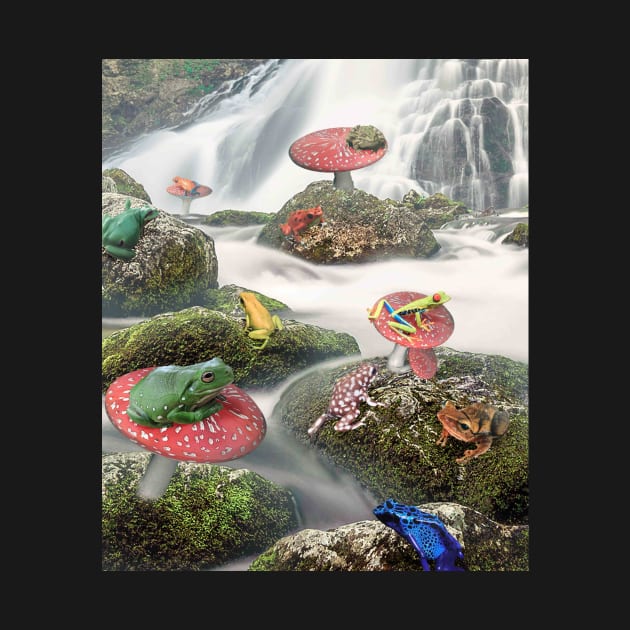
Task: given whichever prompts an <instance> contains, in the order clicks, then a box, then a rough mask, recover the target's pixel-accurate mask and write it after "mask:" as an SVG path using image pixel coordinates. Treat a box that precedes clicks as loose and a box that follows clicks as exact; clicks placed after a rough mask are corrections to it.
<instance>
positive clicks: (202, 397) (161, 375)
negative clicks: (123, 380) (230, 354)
mask: <svg viewBox="0 0 630 630" xmlns="http://www.w3.org/2000/svg"><path fill="white" fill-rule="evenodd" d="M233 381H234V372H233V371H232V368H231V367H230V366H229V365H227V364H225V363H224V362H223V360H222V359H220V358H218V357H215V358H213V359H210V360H209V361H202V362H201V363H195V364H194V365H186V366H179V365H164V366H161V367H157V368H155V370H153V371H152V372H150V373H149V374H147V375H146V376H145V377H144V378H143V379H142V380H141V381H139V382H138V383H136V384H135V385H134V386H133V387H132V388H131V391H130V392H129V407H128V408H127V415H128V416H129V417H130V418H131V419H132V420H133V421H134V422H136V423H137V424H141V425H144V426H147V427H167V426H170V425H171V424H173V423H180V424H192V423H193V422H201V421H202V420H203V419H204V418H207V417H208V416H210V415H212V414H213V413H217V411H220V410H221V409H222V408H223V405H222V404H221V403H220V402H219V401H218V400H217V398H218V397H219V394H220V393H221V390H222V389H223V388H224V387H225V386H226V385H230V384H231V383H232V382H233Z"/></svg>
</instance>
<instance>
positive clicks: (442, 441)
mask: <svg viewBox="0 0 630 630" xmlns="http://www.w3.org/2000/svg"><path fill="white" fill-rule="evenodd" d="M448 436H449V433H448V431H447V430H446V429H443V430H442V435H440V437H439V438H438V439H437V442H436V444H437V445H438V446H446V442H447V441H448Z"/></svg>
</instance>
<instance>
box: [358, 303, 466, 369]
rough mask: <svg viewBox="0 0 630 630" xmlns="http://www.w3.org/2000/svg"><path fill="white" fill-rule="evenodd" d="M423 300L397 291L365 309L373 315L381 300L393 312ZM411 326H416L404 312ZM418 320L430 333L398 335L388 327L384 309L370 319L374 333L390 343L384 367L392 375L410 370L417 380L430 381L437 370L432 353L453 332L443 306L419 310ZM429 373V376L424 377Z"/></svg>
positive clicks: (419, 330)
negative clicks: (423, 322) (418, 378)
mask: <svg viewBox="0 0 630 630" xmlns="http://www.w3.org/2000/svg"><path fill="white" fill-rule="evenodd" d="M425 297H427V295H426V294H425V293H418V292H416V291H397V292H395V293H389V294H388V295H385V296H383V297H382V298H380V299H379V300H377V301H376V303H375V304H374V305H373V306H372V308H371V309H369V312H370V313H373V312H374V311H375V310H376V308H377V306H378V305H379V304H380V303H381V300H385V301H387V302H388V303H389V305H390V306H391V307H392V308H393V309H394V310H398V309H399V308H402V307H403V306H405V305H407V304H409V303H410V302H413V301H414V300H419V299H422V298H425ZM400 316H401V317H402V318H403V319H404V320H405V321H406V322H407V323H409V324H410V325H411V326H414V327H415V326H416V320H415V314H414V313H408V314H406V315H400ZM422 319H423V321H425V322H426V323H427V324H428V325H429V328H430V330H424V329H422V328H418V329H417V330H416V332H415V333H413V334H405V333H403V332H399V331H398V330H396V329H395V328H392V327H391V326H390V325H389V322H392V321H394V320H393V319H392V316H391V314H390V312H389V310H388V309H387V308H382V309H381V312H380V314H379V316H378V317H376V318H374V319H370V321H371V322H372V324H374V327H375V328H376V330H378V332H379V333H380V334H381V335H383V337H385V338H386V339H389V340H390V341H393V342H394V349H393V350H392V352H391V354H390V355H389V357H388V359H387V368H388V369H389V370H390V371H392V372H404V371H406V370H407V369H408V367H410V368H411V369H412V370H413V371H414V373H415V374H416V375H417V376H419V377H420V378H425V379H427V378H431V377H432V376H433V375H434V374H435V372H436V371H437V358H436V357H435V353H434V352H433V351H430V352H428V350H429V349H431V348H435V347H436V346H439V345H441V344H443V343H444V342H445V341H446V340H447V339H448V338H449V337H450V336H451V335H452V334H453V330H455V322H454V321H453V316H452V315H451V313H450V312H449V311H448V310H447V309H446V307H445V306H443V305H440V306H435V307H432V308H430V309H427V310H425V311H423V313H422ZM407 354H409V366H408V365H407ZM427 374H429V376H427Z"/></svg>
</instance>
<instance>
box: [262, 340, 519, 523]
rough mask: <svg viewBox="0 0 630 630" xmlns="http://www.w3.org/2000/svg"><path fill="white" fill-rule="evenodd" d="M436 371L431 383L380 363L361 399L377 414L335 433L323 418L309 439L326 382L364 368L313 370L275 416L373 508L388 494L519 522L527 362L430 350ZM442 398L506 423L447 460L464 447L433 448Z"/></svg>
mask: <svg viewBox="0 0 630 630" xmlns="http://www.w3.org/2000/svg"><path fill="white" fill-rule="evenodd" d="M434 350H435V353H436V355H437V357H438V361H439V362H438V370H437V373H436V374H435V376H434V377H433V378H432V379H430V380H424V379H421V378H418V377H417V376H416V375H415V374H414V373H413V372H412V371H408V372H404V373H402V374H395V373H392V372H389V371H388V370H387V367H386V364H387V360H386V359H385V358H383V357H377V358H374V359H369V361H370V362H371V363H374V364H375V365H376V367H377V368H378V374H377V376H376V379H375V380H374V382H373V383H372V385H371V386H370V388H369V395H370V396H371V398H372V399H373V400H375V401H377V402H380V403H383V404H384V405H385V406H383V407H368V406H367V404H365V403H361V404H360V410H361V414H360V416H359V418H361V419H363V420H364V421H365V425H364V426H362V427H360V428H358V429H355V430H351V431H347V432H340V431H335V430H334V428H333V425H334V420H329V421H327V422H326V423H324V425H323V426H322V427H321V428H320V429H319V431H318V432H317V433H315V434H314V435H313V436H312V437H311V436H309V434H308V433H307V430H308V428H309V427H310V425H311V424H312V423H313V422H315V420H316V419H317V418H318V417H319V416H320V415H321V414H323V413H324V412H325V411H326V410H327V408H328V404H329V402H330V395H331V392H332V389H333V385H334V383H335V382H336V381H337V380H338V379H339V378H340V377H341V376H342V375H344V374H346V373H347V372H349V371H350V370H352V369H355V368H356V367H357V366H358V365H359V364H360V363H362V362H363V361H366V360H368V359H364V360H363V361H351V362H347V363H344V364H342V365H338V366H337V367H334V368H328V369H325V368H322V369H318V370H313V371H311V372H309V373H308V374H306V375H304V376H302V377H300V378H299V379H297V380H295V381H294V382H292V383H291V384H290V385H289V386H288V387H287V388H286V389H285V390H284V392H283V394H282V396H281V398H280V400H279V401H278V403H277V405H276V407H275V408H274V412H273V414H274V417H277V418H278V420H279V421H280V422H282V424H284V425H285V426H287V427H288V429H289V431H290V432H291V433H293V434H294V435H295V437H296V439H298V440H299V441H301V442H303V443H304V444H310V445H312V447H313V448H315V449H317V451H319V452H320V453H321V454H322V455H324V456H325V457H326V458H327V459H329V460H330V461H332V462H333V463H334V464H336V465H338V466H339V467H341V468H342V469H345V470H346V471H348V472H349V473H350V474H352V475H353V476H354V477H355V478H356V479H357V480H358V481H359V483H360V484H361V485H362V486H363V487H365V488H367V489H368V490H369V491H370V492H371V493H372V495H373V496H374V497H375V498H376V500H378V501H383V500H385V499H387V498H389V497H394V498H395V499H396V500H397V501H399V502H401V503H406V504H408V505H417V504H420V503H426V502H434V501H455V502H458V503H461V504H463V505H466V506H468V507H471V508H473V509H476V510H478V511H480V512H482V513H483V514H485V515H486V516H487V517H488V518H491V519H494V520H496V521H498V522H500V523H506V524H523V523H526V522H527V521H528V512H529V485H528V470H529V458H528V454H529V448H528V445H529V439H528V438H529V435H528V433H529V422H528V406H527V405H528V398H527V383H528V374H527V365H526V364H524V363H519V362H517V361H512V360H510V359H507V358H505V357H499V356H493V355H483V354H472V353H467V352H457V351H455V350H452V349H450V348H446V347H444V346H440V347H438V348H435V349H434ZM447 400H451V401H453V402H454V403H455V406H456V407H457V408H460V409H461V408H462V407H466V406H468V405H469V404H471V403H473V402H482V403H487V404H489V405H493V406H494V407H495V408H497V409H500V410H503V411H506V412H507V413H508V415H509V418H510V424H509V428H508V430H507V433H505V435H503V436H501V437H499V438H497V439H495V440H494V442H493V444H492V446H491V448H490V449H489V450H488V451H487V452H486V453H484V454H482V455H480V456H478V457H477V458H474V459H472V460H470V461H468V463H466V464H463V465H460V464H458V463H457V462H456V461H455V460H456V459H457V458H459V457H461V456H462V455H463V453H464V450H466V449H468V448H470V447H471V444H467V443H464V442H461V441H458V440H456V439H455V438H453V437H451V438H449V440H448V442H447V444H446V446H438V445H437V444H436V441H437V439H438V438H439V436H440V434H441V431H442V425H441V423H440V421H439V420H438V418H437V415H436V414H437V412H438V411H439V410H440V409H441V408H442V407H443V405H444V402H445V401H447Z"/></svg>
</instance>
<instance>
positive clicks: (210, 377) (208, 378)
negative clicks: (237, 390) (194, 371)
mask: <svg viewBox="0 0 630 630" xmlns="http://www.w3.org/2000/svg"><path fill="white" fill-rule="evenodd" d="M201 380H202V381H203V382H204V383H212V381H214V372H210V371H208V372H204V373H203V374H202V375H201Z"/></svg>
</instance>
